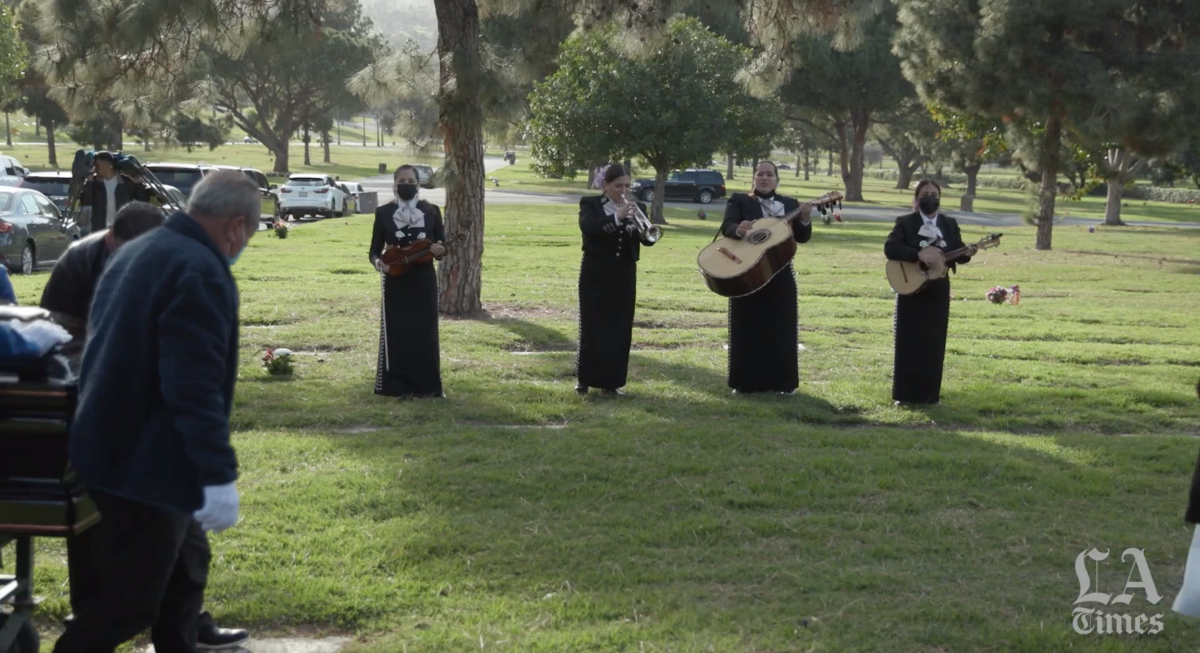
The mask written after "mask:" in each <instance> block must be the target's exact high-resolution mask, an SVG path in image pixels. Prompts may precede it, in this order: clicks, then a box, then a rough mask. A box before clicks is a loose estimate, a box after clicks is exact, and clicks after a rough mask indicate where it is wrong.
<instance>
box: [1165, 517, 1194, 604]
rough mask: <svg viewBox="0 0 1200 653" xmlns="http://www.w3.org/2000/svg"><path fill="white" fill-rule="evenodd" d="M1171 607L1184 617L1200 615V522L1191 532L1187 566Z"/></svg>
mask: <svg viewBox="0 0 1200 653" xmlns="http://www.w3.org/2000/svg"><path fill="white" fill-rule="evenodd" d="M1171 609H1172V610H1174V611H1176V612H1178V613H1179V614H1181V615H1184V616H1185V617H1200V524H1197V525H1196V532H1195V533H1193V534H1192V547H1191V548H1190V549H1188V557H1187V567H1185V568H1184V571H1183V587H1181V588H1179V594H1177V595H1175V605H1173V606H1171Z"/></svg>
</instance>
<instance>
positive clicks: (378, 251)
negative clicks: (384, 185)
mask: <svg viewBox="0 0 1200 653" xmlns="http://www.w3.org/2000/svg"><path fill="white" fill-rule="evenodd" d="M398 208H400V205H399V204H397V203H396V202H395V200H393V201H391V202H388V203H387V204H384V205H383V206H381V207H379V208H377V209H375V228H374V230H373V232H372V234H371V249H370V250H369V251H368V252H367V257H368V258H370V260H371V265H374V264H375V261H376V260H377V259H378V258H379V257H381V256H383V249H384V247H385V246H386V245H395V246H400V245H407V244H409V243H411V242H413V241H414V240H417V239H418V236H420V234H421V233H422V232H424V234H425V238H427V239H429V240H432V241H433V242H435V243H444V242H445V240H446V225H445V223H443V222H442V211H441V209H439V208H438V207H437V205H436V204H430V203H429V202H426V201H425V200H418V201H417V208H418V209H420V210H421V212H422V213H424V214H425V226H424V227H405V228H404V229H400V228H398V227H397V226H396V221H395V220H394V219H392V216H393V215H395V213H396V209H398Z"/></svg>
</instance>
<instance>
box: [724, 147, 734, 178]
mask: <svg viewBox="0 0 1200 653" xmlns="http://www.w3.org/2000/svg"><path fill="white" fill-rule="evenodd" d="M728 156H729V164H728V165H727V166H726V168H727V170H726V173H725V180H726V181H729V180H730V179H733V159H734V154H733V152H732V151H731V152H730V153H729V155H728Z"/></svg>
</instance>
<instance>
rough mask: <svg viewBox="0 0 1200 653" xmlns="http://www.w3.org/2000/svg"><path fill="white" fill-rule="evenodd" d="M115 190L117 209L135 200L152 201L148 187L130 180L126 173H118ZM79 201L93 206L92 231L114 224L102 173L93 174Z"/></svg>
mask: <svg viewBox="0 0 1200 653" xmlns="http://www.w3.org/2000/svg"><path fill="white" fill-rule="evenodd" d="M114 192H115V194H116V197H117V204H116V210H117V211H120V210H121V207H122V206H125V205H126V204H128V203H129V202H131V201H133V200H138V201H141V202H148V201H150V195H149V193H147V192H146V189H145V188H143V187H142V186H141V185H140V184H135V183H133V182H132V181H129V179H128V178H126V177H125V176H124V175H120V174H118V175H117V189H116V191H114ZM79 203H80V205H82V206H90V207H92V231H100V230H101V229H107V228H109V227H111V226H112V225H110V224H108V188H107V187H106V186H105V185H104V180H103V179H101V178H100V175H95V176H93V177H92V180H91V181H89V182H87V183H86V184H85V185H84V187H83V192H82V193H81V194H80V198H79Z"/></svg>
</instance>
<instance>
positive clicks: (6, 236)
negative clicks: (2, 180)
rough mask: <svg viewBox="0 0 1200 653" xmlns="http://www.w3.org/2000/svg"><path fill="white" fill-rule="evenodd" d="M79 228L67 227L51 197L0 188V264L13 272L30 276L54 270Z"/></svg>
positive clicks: (23, 189)
mask: <svg viewBox="0 0 1200 653" xmlns="http://www.w3.org/2000/svg"><path fill="white" fill-rule="evenodd" d="M78 238H79V227H76V226H74V225H72V226H71V227H66V226H65V224H64V222H63V217H62V214H61V213H60V212H59V210H58V207H57V206H55V205H54V202H51V201H50V198H48V197H46V196H45V195H43V194H41V193H39V192H38V191H36V190H30V189H28V188H19V187H18V188H0V261H2V262H3V264H4V265H5V266H7V267H8V268H9V269H10V270H14V271H16V270H19V271H20V272H21V273H22V274H31V273H32V272H33V271H34V270H36V269H37V268H39V267H52V266H53V265H54V264H55V263H57V262H58V259H60V258H62V255H63V252H66V251H67V248H68V247H70V246H71V242H72V241H74V240H76V239H78Z"/></svg>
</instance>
